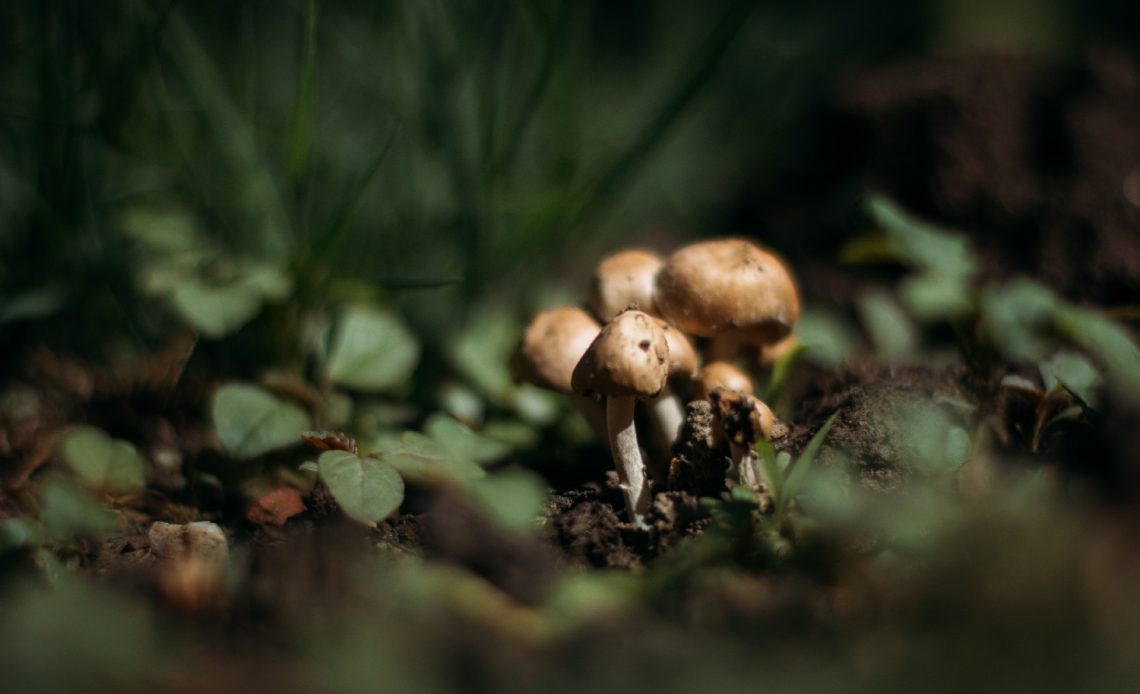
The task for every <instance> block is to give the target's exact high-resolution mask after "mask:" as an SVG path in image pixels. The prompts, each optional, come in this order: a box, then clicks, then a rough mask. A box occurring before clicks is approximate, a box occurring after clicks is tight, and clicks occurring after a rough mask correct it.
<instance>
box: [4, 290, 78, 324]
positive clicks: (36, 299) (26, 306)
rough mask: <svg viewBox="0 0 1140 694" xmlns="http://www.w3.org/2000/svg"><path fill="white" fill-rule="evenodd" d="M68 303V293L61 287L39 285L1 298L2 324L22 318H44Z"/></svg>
mask: <svg viewBox="0 0 1140 694" xmlns="http://www.w3.org/2000/svg"><path fill="white" fill-rule="evenodd" d="M66 303H67V294H66V293H65V292H64V291H63V290H62V289H61V288H59V287H37V288H36V289H31V290H28V291H25V292H22V293H20V294H16V295H15V296H9V297H5V298H3V299H2V300H0V325H5V324H7V323H14V322H16V321H21V320H34V319H36V318H44V317H46V316H50V315H51V314H53V313H56V312H57V311H59V309H61V308H63V306H64V305H65V304H66Z"/></svg>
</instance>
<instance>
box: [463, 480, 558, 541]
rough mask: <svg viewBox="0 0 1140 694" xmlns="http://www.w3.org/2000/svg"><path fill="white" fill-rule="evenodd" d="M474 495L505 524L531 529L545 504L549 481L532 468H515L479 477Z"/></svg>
mask: <svg viewBox="0 0 1140 694" xmlns="http://www.w3.org/2000/svg"><path fill="white" fill-rule="evenodd" d="M471 495H472V496H473V497H474V499H475V501H476V502H478V504H479V505H480V506H482V507H483V510H484V511H486V512H487V514H488V515H489V516H490V517H491V518H492V519H494V520H495V521H496V522H498V523H499V524H500V525H502V526H503V527H504V528H507V529H509V530H528V529H533V528H534V527H535V526H536V523H537V520H538V517H539V516H541V515H542V510H543V508H544V507H545V506H546V483H545V482H544V481H543V479H542V478H541V477H539V476H538V475H536V474H535V473H533V472H529V471H527V470H524V469H522V468H513V469H510V470H504V471H502V472H499V473H496V474H494V475H490V476H488V477H485V478H484V479H481V480H479V481H477V482H476V483H475V484H474V485H473V486H472V487H471Z"/></svg>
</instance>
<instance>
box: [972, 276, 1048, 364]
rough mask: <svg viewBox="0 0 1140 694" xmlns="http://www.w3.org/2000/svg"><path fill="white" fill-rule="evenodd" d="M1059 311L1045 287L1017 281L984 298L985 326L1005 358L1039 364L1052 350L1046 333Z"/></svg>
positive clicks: (1026, 281)
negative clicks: (1037, 362)
mask: <svg viewBox="0 0 1140 694" xmlns="http://www.w3.org/2000/svg"><path fill="white" fill-rule="evenodd" d="M1056 310H1057V299H1056V298H1055V297H1054V296H1053V293H1052V292H1050V291H1049V290H1048V289H1046V288H1045V287H1042V286H1041V285H1039V284H1037V283H1035V282H1032V281H1030V280H1026V279H1019V280H1014V281H1012V282H1010V283H1008V284H1006V285H1005V286H1003V287H1001V288H998V289H991V290H989V291H986V292H985V293H983V295H982V324H983V325H984V326H985V328H986V330H987V331H988V332H989V335H990V339H992V340H993V342H994V345H995V346H996V347H997V348H998V350H1000V351H1001V352H1002V353H1003V354H1004V355H1005V356H1006V357H1009V358H1010V359H1015V360H1023V361H1037V360H1039V359H1043V358H1044V357H1045V354H1046V353H1047V352H1048V350H1049V342H1048V340H1047V339H1045V337H1046V330H1047V329H1048V328H1049V326H1050V325H1051V324H1052V322H1053V319H1054V314H1055V313H1056Z"/></svg>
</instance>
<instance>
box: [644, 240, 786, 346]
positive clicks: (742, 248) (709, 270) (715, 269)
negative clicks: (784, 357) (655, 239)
mask: <svg viewBox="0 0 1140 694" xmlns="http://www.w3.org/2000/svg"><path fill="white" fill-rule="evenodd" d="M656 303H657V308H658V310H659V311H661V314H662V315H663V316H665V317H666V318H668V319H669V320H670V321H672V322H673V324H674V325H676V326H677V327H678V328H680V329H681V330H683V331H685V332H687V333H689V334H691V335H698V336H700V337H712V336H713V335H716V334H718V333H722V332H726V331H730V330H740V331H742V332H743V333H744V334H745V336H746V337H747V338H748V339H749V341H758V342H762V343H764V344H767V343H770V342H775V341H776V340H779V339H781V338H783V337H784V336H785V335H787V334H788V333H789V332H790V331H791V329H792V326H793V325H794V324H795V322H796V319H797V318H798V317H799V313H800V299H799V295H798V293H797V291H796V284H795V280H794V279H793V278H792V275H791V272H790V271H789V270H788V268H787V267H786V266H785V265H784V263H783V262H782V261H781V260H780V259H779V258H777V257H776V256H775V255H773V254H772V253H770V252H768V251H766V250H763V249H761V248H760V247H759V246H757V245H756V244H754V243H752V242H751V241H748V240H746V239H724V240H720V241H705V242H702V243H694V244H691V245H689V246H685V247H683V248H680V249H678V250H677V251H676V252H675V253H673V255H671V256H669V258H668V259H667V260H666V261H665V265H663V266H662V268H661V271H660V272H658V273H657V294H656Z"/></svg>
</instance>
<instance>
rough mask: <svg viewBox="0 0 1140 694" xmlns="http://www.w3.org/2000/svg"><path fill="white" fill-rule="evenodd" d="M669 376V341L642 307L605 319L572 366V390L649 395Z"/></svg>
mask: <svg viewBox="0 0 1140 694" xmlns="http://www.w3.org/2000/svg"><path fill="white" fill-rule="evenodd" d="M668 377H669V343H668V341H667V340H666V339H665V331H664V330H662V329H661V325H660V324H659V323H658V322H657V319H656V318H654V317H653V316H650V315H649V314H647V313H642V312H641V311H635V310H629V311H625V312H624V313H620V314H618V315H617V317H615V318H614V319H613V320H612V321H610V322H609V323H606V325H605V327H603V328H602V331H601V332H600V333H598V337H597V338H595V339H594V342H593V343H592V344H591V345H590V347H589V349H587V350H586V353H585V354H584V355H582V360H581V361H579V362H578V365H577V366H576V367H574V376H573V379H572V381H571V384H572V386H573V388H574V392H575V393H580V394H582V395H603V396H606V397H636V398H651V397H655V396H656V395H658V394H659V393H660V392H661V391H662V390H663V389H664V388H665V382H666V380H667V379H668Z"/></svg>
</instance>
